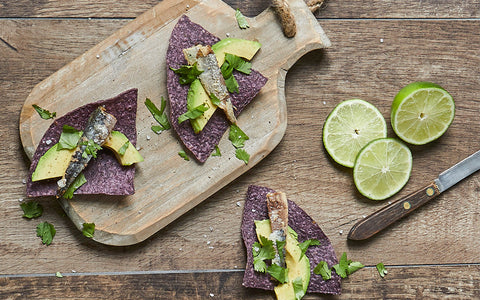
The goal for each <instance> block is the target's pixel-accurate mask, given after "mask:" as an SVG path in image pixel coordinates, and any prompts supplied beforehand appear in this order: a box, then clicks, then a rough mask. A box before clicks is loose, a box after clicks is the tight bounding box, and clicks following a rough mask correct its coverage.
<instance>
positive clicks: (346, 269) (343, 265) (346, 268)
mask: <svg viewBox="0 0 480 300" xmlns="http://www.w3.org/2000/svg"><path fill="white" fill-rule="evenodd" d="M363 267H364V265H362V264H361V263H359V262H358V261H355V262H353V261H351V260H349V259H347V253H346V252H343V254H342V257H341V258H340V261H339V262H338V264H336V265H334V266H333V269H335V272H336V273H337V274H338V275H339V276H340V277H342V278H346V277H347V276H348V275H350V274H352V273H353V272H355V271H357V270H359V269H361V268H363Z"/></svg>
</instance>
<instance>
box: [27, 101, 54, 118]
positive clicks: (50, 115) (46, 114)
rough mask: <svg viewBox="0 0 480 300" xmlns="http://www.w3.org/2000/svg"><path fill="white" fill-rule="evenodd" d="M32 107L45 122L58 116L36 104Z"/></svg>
mask: <svg viewBox="0 0 480 300" xmlns="http://www.w3.org/2000/svg"><path fill="white" fill-rule="evenodd" d="M32 106H33V108H34V109H35V110H36V111H37V113H38V115H39V116H40V118H42V119H44V120H48V119H53V118H55V117H56V116H57V113H56V112H49V111H48V110H46V109H44V108H41V107H40V106H38V105H36V104H32Z"/></svg>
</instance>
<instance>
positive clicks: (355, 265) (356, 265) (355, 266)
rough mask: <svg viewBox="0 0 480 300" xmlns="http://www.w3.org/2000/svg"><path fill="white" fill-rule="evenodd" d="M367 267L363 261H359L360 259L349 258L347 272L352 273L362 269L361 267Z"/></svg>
mask: <svg viewBox="0 0 480 300" xmlns="http://www.w3.org/2000/svg"><path fill="white" fill-rule="evenodd" d="M363 267H365V266H364V265H363V264H362V263H360V262H358V261H351V260H349V261H348V270H347V274H348V275H350V274H352V273H353V272H356V271H358V270H360V269H361V268H363Z"/></svg>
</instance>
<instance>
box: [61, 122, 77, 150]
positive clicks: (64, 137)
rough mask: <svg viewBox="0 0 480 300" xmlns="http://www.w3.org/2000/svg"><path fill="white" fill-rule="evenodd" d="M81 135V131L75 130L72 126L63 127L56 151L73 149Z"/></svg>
mask: <svg viewBox="0 0 480 300" xmlns="http://www.w3.org/2000/svg"><path fill="white" fill-rule="evenodd" d="M82 134H83V132H82V131H79V130H77V129H75V128H73V127H72V126H68V125H63V130H62V134H61V135H60V139H59V140H58V146H57V150H62V149H75V148H76V147H77V144H78V140H79V139H80V137H81V136H82Z"/></svg>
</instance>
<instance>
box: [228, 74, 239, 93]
mask: <svg viewBox="0 0 480 300" xmlns="http://www.w3.org/2000/svg"><path fill="white" fill-rule="evenodd" d="M225 85H226V86H227V90H228V91H229V92H230V93H238V92H239V91H240V90H239V89H238V87H239V85H238V82H237V80H236V79H235V76H233V75H232V76H230V77H228V78H225Z"/></svg>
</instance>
